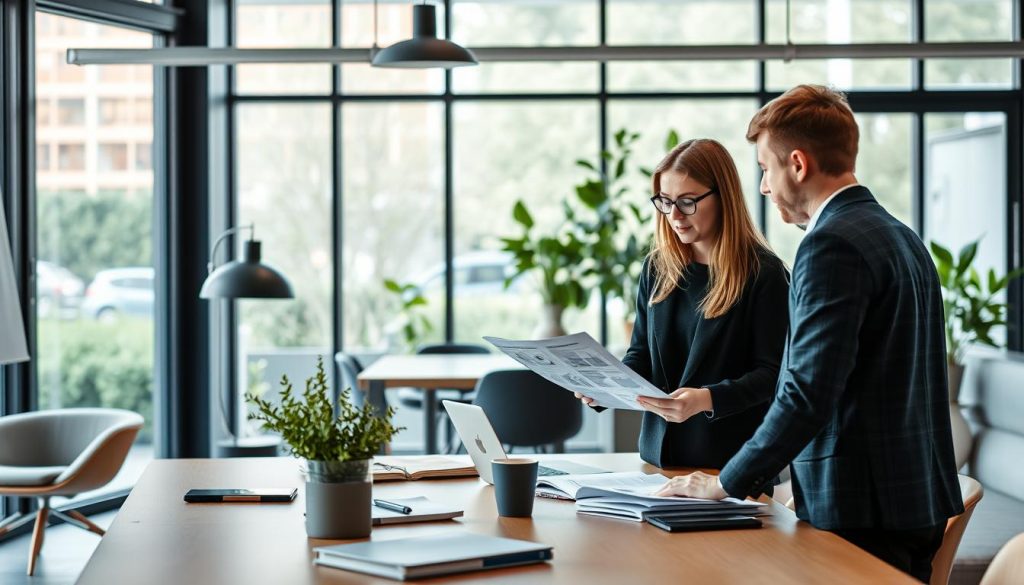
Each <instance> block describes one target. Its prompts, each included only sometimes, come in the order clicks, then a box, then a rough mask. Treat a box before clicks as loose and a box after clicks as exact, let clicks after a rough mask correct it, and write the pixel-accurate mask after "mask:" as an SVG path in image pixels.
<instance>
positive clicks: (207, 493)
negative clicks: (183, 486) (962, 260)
mask: <svg viewBox="0 0 1024 585" xmlns="http://www.w3.org/2000/svg"><path fill="white" fill-rule="evenodd" d="M298 493H299V490H298V488H253V489H191V490H188V492H186V493H185V501H186V502H192V503H198V502H290V501H292V500H294V499H295V496H296V495H297V494H298Z"/></svg>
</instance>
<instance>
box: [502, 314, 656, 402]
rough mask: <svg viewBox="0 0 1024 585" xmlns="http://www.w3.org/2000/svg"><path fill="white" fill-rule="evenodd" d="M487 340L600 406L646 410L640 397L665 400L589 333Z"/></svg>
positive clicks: (527, 365) (653, 387)
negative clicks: (638, 398)
mask: <svg viewBox="0 0 1024 585" xmlns="http://www.w3.org/2000/svg"><path fill="white" fill-rule="evenodd" d="M484 339H486V340H487V341H488V342H490V343H491V344H492V345H494V347H497V348H498V349H500V350H501V351H503V352H504V353H505V354H506V355H508V356H509V357H511V358H512V359H514V360H516V361H517V362H519V363H521V364H523V365H524V366H526V367H527V368H529V369H531V370H533V371H534V372H537V373H538V374H540V375H541V376H544V377H545V378H547V379H548V380H551V381H552V382H554V383H555V384H558V385H559V386H561V387H562V388H565V389H566V390H571V391H573V392H579V393H580V394H583V395H584V396H589V397H591V398H593V399H594V404H595V405H596V406H604V407H607V408H621V409H629V410H643V409H642V408H640V405H639V404H637V401H636V399H637V397H638V396H650V397H653V398H664V397H665V393H664V392H662V391H661V390H658V389H657V388H656V387H655V386H654V385H652V384H651V383H650V382H648V381H647V380H645V379H644V378H643V377H642V376H641V375H640V374H637V373H636V372H634V371H633V370H631V369H629V367H628V366H626V364H624V363H622V362H621V361H619V360H618V359H616V358H615V356H613V355H612V354H610V353H608V350H607V349H605V348H604V346H602V345H601V344H600V343H598V342H597V340H595V339H594V338H593V337H591V336H590V335H589V334H587V333H574V334H572V335H565V336H562V337H552V338H550V339H529V340H515V339H501V338H499V337H484Z"/></svg>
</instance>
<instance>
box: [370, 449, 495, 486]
mask: <svg viewBox="0 0 1024 585" xmlns="http://www.w3.org/2000/svg"><path fill="white" fill-rule="evenodd" d="M475 475H478V474H477V471H476V467H474V466H473V460H472V459H470V458H469V455H451V456H440V455H438V456H432V457H423V456H414V457H401V456H394V457H392V456H382V457H374V458H373V481H388V480H392V479H425V478H438V477H472V476H475Z"/></svg>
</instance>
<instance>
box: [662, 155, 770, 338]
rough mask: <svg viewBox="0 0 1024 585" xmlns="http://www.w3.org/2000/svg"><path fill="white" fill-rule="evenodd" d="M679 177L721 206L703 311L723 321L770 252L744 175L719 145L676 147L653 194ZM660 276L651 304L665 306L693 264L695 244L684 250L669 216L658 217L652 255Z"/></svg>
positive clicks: (664, 165) (664, 164)
mask: <svg viewBox="0 0 1024 585" xmlns="http://www.w3.org/2000/svg"><path fill="white" fill-rule="evenodd" d="M666 171H675V172H677V173H681V174H684V175H688V176H689V177H690V178H692V179H694V180H696V181H697V182H699V183H702V184H704V185H707V186H708V187H710V188H712V189H714V190H715V192H716V193H717V195H718V198H719V201H720V208H721V213H720V215H719V224H718V230H717V231H718V233H717V237H716V241H715V243H714V247H713V250H712V252H711V257H710V258H709V265H708V271H709V274H710V282H711V284H710V290H708V293H707V295H706V296H705V297H704V300H703V301H701V304H700V309H701V310H702V311H703V312H704V318H705V319H713V318H715V317H720V316H722V315H724V314H726V313H727V312H729V309H731V308H732V306H733V305H735V304H736V303H737V302H738V301H739V299H740V296H741V295H742V294H743V288H744V286H745V285H746V283H747V279H748V278H749V276H750V275H751V274H752V273H756V272H757V271H758V270H760V267H761V263H760V260H759V259H758V251H759V250H765V251H768V252H769V253H770V252H771V248H770V247H769V246H768V242H767V241H766V240H765V239H764V236H763V235H761V232H760V231H759V230H758V229H757V228H756V227H755V226H754V221H753V220H752V219H751V217H750V211H749V210H748V209H747V204H746V201H745V200H744V199H743V187H742V186H741V185H740V175H739V173H738V172H737V171H736V163H734V162H733V160H732V156H730V155H729V151H727V150H726V149H725V147H724V146H722V145H721V144H719V143H718V142H717V141H714V140H709V139H694V140H687V141H686V142H683V143H682V144H680V145H679V146H676V147H675V148H673V149H672V151H671V152H669V153H668V154H667V155H666V156H665V158H664V159H662V161H661V162H660V163H659V164H658V167H657V168H656V169H655V170H654V175H653V176H652V182H653V184H654V194H655V195H657V194H658V193H659V192H660V190H661V175H662V173H665V172H666ZM650 259H651V264H652V268H653V270H654V274H655V281H654V294H653V295H652V296H651V301H650V302H651V304H652V305H653V304H655V303H660V302H661V301H663V300H665V299H666V298H667V297H668V296H669V294H671V293H672V291H673V290H674V289H675V288H676V285H677V283H678V282H679V279H680V278H682V277H683V275H684V273H685V270H686V267H687V266H688V265H689V264H690V263H691V262H693V261H694V254H693V249H692V247H691V245H690V244H683V243H682V242H680V241H679V239H678V238H677V237H676V235H675V233H674V232H673V231H672V226H671V224H670V223H669V219H668V216H666V215H665V214H663V213H661V212H657V213H655V214H654V248H653V250H652V251H651V255H650Z"/></svg>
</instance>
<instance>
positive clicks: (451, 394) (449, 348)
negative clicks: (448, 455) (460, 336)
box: [398, 343, 491, 453]
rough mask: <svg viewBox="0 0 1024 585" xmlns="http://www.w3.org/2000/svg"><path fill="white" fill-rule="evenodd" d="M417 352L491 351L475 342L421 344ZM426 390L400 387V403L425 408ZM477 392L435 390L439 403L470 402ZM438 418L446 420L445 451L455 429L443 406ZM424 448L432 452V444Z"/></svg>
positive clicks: (483, 352) (448, 389)
mask: <svg viewBox="0 0 1024 585" xmlns="http://www.w3.org/2000/svg"><path fill="white" fill-rule="evenodd" d="M416 353H417V354H457V353H469V354H487V353H491V352H490V350H489V349H487V347H485V346H483V345H477V344H475V343H433V344H427V345H421V346H420V347H419V349H417V350H416ZM425 392H426V391H425V390H423V389H422V388H400V389H399V390H398V403H399V404H401V405H402V406H405V407H407V408H415V409H418V410H422V409H423V400H424V395H425ZM474 395H475V392H466V391H464V390H456V389H454V388H441V389H437V390H435V391H434V400H435V401H436V403H437V404H440V402H441V401H442V400H452V401H454V402H462V403H465V404H470V403H472V402H473V396H474ZM437 418H438V420H444V421H445V425H444V442H445V451H446V452H447V451H449V450H450V449H451V447H452V438H453V436H454V435H455V429H454V427H452V422H451V421H450V420H448V413H447V412H446V411H445V409H443V408H438V409H437ZM424 450H425V451H427V452H428V453H429V452H430V445H424Z"/></svg>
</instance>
